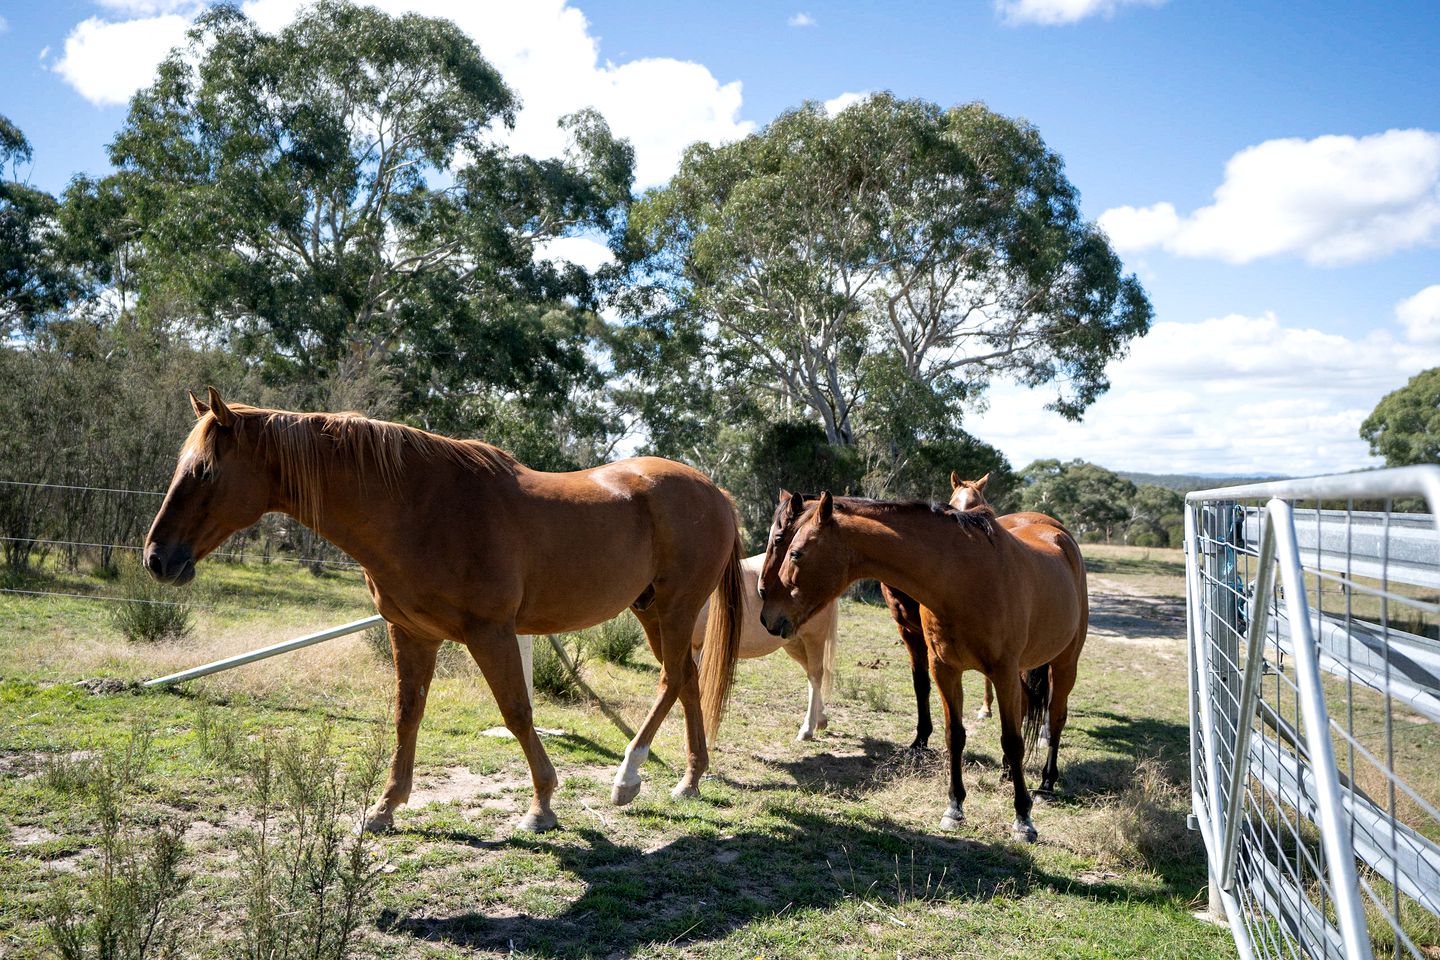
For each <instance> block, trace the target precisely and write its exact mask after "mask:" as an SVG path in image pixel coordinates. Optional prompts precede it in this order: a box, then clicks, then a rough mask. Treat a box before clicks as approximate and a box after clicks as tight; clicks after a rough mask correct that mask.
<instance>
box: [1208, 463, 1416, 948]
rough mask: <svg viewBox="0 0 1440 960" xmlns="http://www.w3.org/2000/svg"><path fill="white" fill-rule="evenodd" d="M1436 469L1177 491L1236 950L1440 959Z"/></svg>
mask: <svg viewBox="0 0 1440 960" xmlns="http://www.w3.org/2000/svg"><path fill="white" fill-rule="evenodd" d="M1437 505H1440V467H1427V468H1407V469H1404V470H1396V471H1377V472H1374V473H1367V474H1354V475H1349V476H1342V477H1328V478H1319V479H1316V480H1310V481H1286V482H1281V483H1270V484H1255V485H1250V486H1245V487H1233V488H1227V489H1222V490H1211V491H1202V492H1198V493H1193V494H1190V495H1189V497H1188V498H1187V510H1186V529H1187V536H1186V561H1187V594H1188V598H1189V636H1190V644H1189V661H1190V677H1191V683H1190V704H1191V718H1190V719H1191V780H1192V788H1193V796H1192V800H1193V808H1194V814H1195V821H1196V823H1197V826H1198V828H1199V829H1200V831H1201V833H1202V835H1203V837H1204V840H1205V846H1206V851H1207V855H1208V857H1209V861H1210V875H1211V880H1212V908H1220V909H1221V910H1222V911H1223V913H1224V914H1225V915H1226V916H1227V917H1228V919H1229V920H1230V922H1231V926H1232V930H1233V932H1234V934H1235V941H1236V945H1237V947H1238V948H1239V951H1240V954H1241V956H1242V957H1246V958H1249V957H1325V958H1330V957H1345V958H1369V957H1373V956H1392V957H1397V958H1401V957H1410V958H1416V960H1423V958H1434V957H1436V956H1440V810H1437V805H1440V604H1437V602H1436V601H1437V599H1440V525H1437V517H1436V507H1437Z"/></svg>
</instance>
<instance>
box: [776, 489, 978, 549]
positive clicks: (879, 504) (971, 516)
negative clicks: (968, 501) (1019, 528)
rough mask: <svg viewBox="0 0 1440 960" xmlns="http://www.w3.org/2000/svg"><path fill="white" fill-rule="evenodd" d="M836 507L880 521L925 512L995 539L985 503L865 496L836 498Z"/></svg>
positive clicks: (810, 506)
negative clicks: (961, 506) (965, 505)
mask: <svg viewBox="0 0 1440 960" xmlns="http://www.w3.org/2000/svg"><path fill="white" fill-rule="evenodd" d="M834 499H835V506H837V507H839V508H840V509H842V510H845V511H847V512H849V513H855V514H859V515H861V516H865V517H874V518H877V519H883V518H884V517H886V516H894V515H902V516H903V515H906V514H917V513H925V514H932V515H934V516H937V517H944V518H946V519H948V520H953V521H954V522H955V523H958V524H959V525H960V526H961V527H963V528H965V529H970V530H975V531H976V532H978V533H983V534H984V535H985V538H986V539H988V540H993V539H995V508H994V507H992V506H990V505H989V504H988V503H984V504H979V505H978V506H974V507H971V508H970V509H969V510H956V509H955V508H954V507H952V506H950V504H948V503H937V502H936V501H934V500H871V499H869V498H867V497H835V498H834ZM814 508H815V504H814V502H813V501H807V502H806V503H805V510H806V513H809V512H810V511H812V510H813V509H814Z"/></svg>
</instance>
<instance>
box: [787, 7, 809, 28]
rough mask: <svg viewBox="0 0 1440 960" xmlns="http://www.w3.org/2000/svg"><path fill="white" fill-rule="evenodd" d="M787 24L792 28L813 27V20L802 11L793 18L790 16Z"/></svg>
mask: <svg viewBox="0 0 1440 960" xmlns="http://www.w3.org/2000/svg"><path fill="white" fill-rule="evenodd" d="M787 22H788V23H789V24H790V26H792V27H813V26H815V18H814V17H812V16H810V14H808V13H806V12H805V11H803V10H802V11H800V12H799V13H797V14H795V15H794V16H792V17H791V18H790V19H789V20H788V21H787Z"/></svg>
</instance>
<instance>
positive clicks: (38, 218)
mask: <svg viewBox="0 0 1440 960" xmlns="http://www.w3.org/2000/svg"><path fill="white" fill-rule="evenodd" d="M32 156H33V151H32V149H31V146H30V141H29V139H27V138H26V136H25V134H24V133H22V132H21V131H20V128H19V127H17V126H15V124H14V123H12V122H11V121H10V119H9V118H8V117H5V116H0V339H4V338H6V337H8V336H10V335H11V334H12V333H14V332H15V331H16V330H25V329H30V328H33V327H34V326H35V324H36V323H37V322H39V319H40V318H41V317H43V316H44V315H45V314H46V313H48V312H50V311H52V310H56V309H59V308H60V307H61V306H63V305H64V304H65V303H66V302H67V301H68V300H69V298H70V297H71V296H72V294H73V283H72V273H71V271H70V269H69V266H68V264H67V263H66V261H65V258H64V256H63V253H62V252H61V250H60V247H59V244H57V243H55V242H54V238H55V234H56V232H57V229H58V228H57V223H56V218H57V216H58V214H59V210H60V205H59V203H58V202H56V200H55V198H54V197H52V196H50V194H48V193H46V192H44V191H43V190H36V189H35V188H33V187H31V186H30V185H29V184H27V183H25V182H24V181H22V180H21V179H20V168H21V166H22V165H25V164H28V163H29V162H30V160H31V158H32Z"/></svg>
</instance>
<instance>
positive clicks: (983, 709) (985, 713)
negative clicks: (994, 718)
mask: <svg viewBox="0 0 1440 960" xmlns="http://www.w3.org/2000/svg"><path fill="white" fill-rule="evenodd" d="M981 676H982V677H985V675H984V674H983V673H982V674H981ZM994 703H995V687H994V686H992V685H991V683H990V678H989V677H985V702H984V703H982V704H980V709H979V710H976V711H975V719H976V720H989V719H990V707H991V705H993V704H994Z"/></svg>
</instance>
